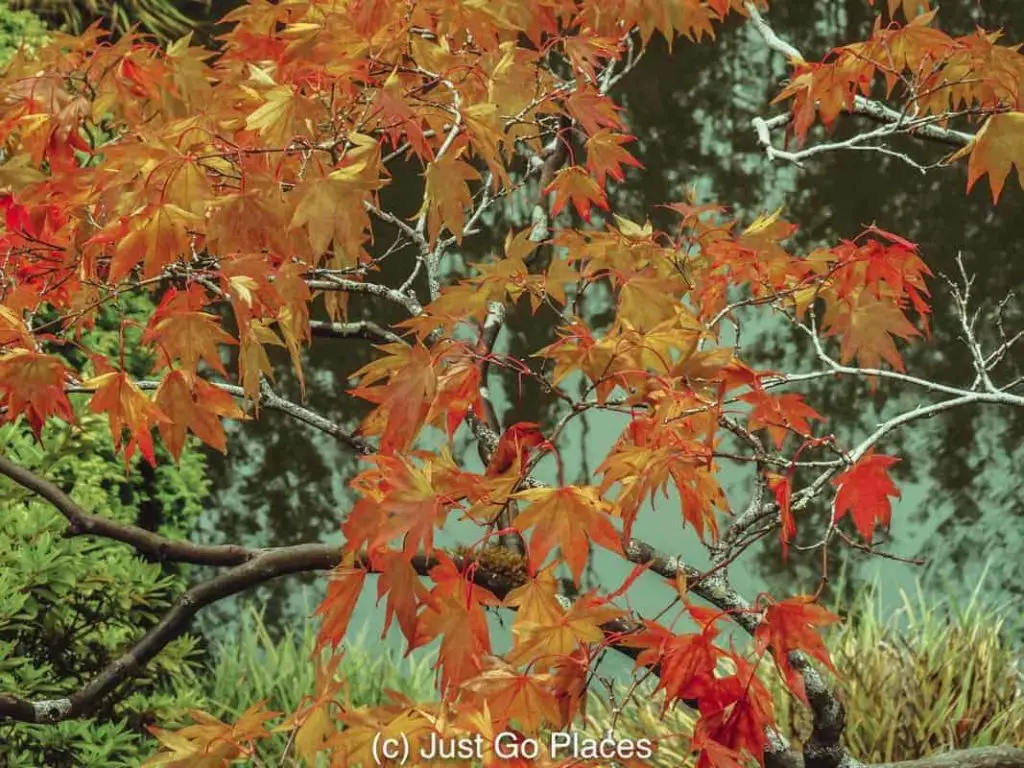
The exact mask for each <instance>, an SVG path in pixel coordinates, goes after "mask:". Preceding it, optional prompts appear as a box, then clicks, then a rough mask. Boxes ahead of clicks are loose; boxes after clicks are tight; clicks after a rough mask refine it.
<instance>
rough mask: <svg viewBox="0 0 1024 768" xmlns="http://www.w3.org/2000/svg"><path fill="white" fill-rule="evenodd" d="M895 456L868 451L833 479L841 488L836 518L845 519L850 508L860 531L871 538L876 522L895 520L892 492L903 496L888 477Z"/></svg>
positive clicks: (835, 520) (834, 519) (867, 539)
mask: <svg viewBox="0 0 1024 768" xmlns="http://www.w3.org/2000/svg"><path fill="white" fill-rule="evenodd" d="M898 461H899V459H898V458H897V457H895V456H882V455H879V454H876V453H875V452H874V451H868V452H867V453H866V454H864V455H863V456H861V458H860V460H859V461H857V463H856V464H854V465H853V466H852V467H850V468H849V469H848V470H846V471H845V472H843V473H842V474H841V475H839V477H837V478H835V479H834V480H833V481H832V484H833V485H835V486H837V487H838V488H839V492H838V493H837V494H836V511H835V517H834V518H833V522H836V523H838V522H839V521H840V520H842V519H843V515H845V514H846V512H847V510H849V511H850V515H851V516H852V517H853V522H854V525H856V526H857V531H858V532H859V533H860V535H861V536H863V537H864V540H865V541H868V542H870V541H871V539H872V537H873V536H874V533H875V523H876V522H880V523H882V525H886V526H887V525H889V522H890V521H891V520H892V504H891V503H890V501H889V496H894V497H895V498H897V499H898V498H900V497H901V495H900V490H899V488H897V487H896V484H895V483H893V481H892V478H891V477H889V467H891V466H892V465H893V464H895V463H896V462H898Z"/></svg>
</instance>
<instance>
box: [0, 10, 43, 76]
mask: <svg viewBox="0 0 1024 768" xmlns="http://www.w3.org/2000/svg"><path fill="white" fill-rule="evenodd" d="M45 39H46V25H45V24H43V22H42V20H41V19H40V18H39V17H38V16H36V15H35V14H34V13H32V12H31V11H18V10H12V9H11V8H9V7H8V6H7V4H5V3H0V67H3V66H5V65H6V64H7V62H8V61H10V59H11V56H13V55H14V52H15V51H16V50H18V48H20V47H21V45H22V44H25V45H27V46H28V47H29V48H31V47H32V46H34V45H38V44H39V43H41V42H43V41H44V40H45Z"/></svg>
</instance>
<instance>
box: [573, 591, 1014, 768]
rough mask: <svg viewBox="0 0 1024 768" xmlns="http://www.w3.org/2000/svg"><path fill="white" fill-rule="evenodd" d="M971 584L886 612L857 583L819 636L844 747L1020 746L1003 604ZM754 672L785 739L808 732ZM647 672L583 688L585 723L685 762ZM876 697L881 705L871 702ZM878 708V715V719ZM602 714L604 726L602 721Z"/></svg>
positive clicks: (683, 745)
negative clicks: (970, 589)
mask: <svg viewBox="0 0 1024 768" xmlns="http://www.w3.org/2000/svg"><path fill="white" fill-rule="evenodd" d="M980 595H981V592H980V589H979V590H978V591H976V592H975V593H974V594H973V595H972V596H971V599H970V600H968V601H967V602H966V603H964V604H962V603H958V602H957V601H954V600H947V601H946V604H945V605H935V604H933V603H930V602H929V601H928V599H926V597H925V595H924V593H923V592H922V590H921V588H920V585H918V587H917V589H916V590H915V591H914V593H913V594H908V593H906V592H903V591H901V593H900V601H901V606H900V608H899V609H898V610H897V611H895V612H893V611H891V610H887V609H886V608H885V605H884V603H883V600H882V594H881V590H880V589H879V587H878V584H877V583H875V584H874V585H872V586H871V587H870V588H868V589H865V590H862V591H861V592H860V593H859V594H858V595H857V597H856V598H855V599H854V601H853V603H852V604H851V605H850V606H849V608H848V609H847V610H843V609H842V606H839V607H838V608H837V612H838V613H841V614H843V615H844V618H845V619H846V620H845V621H844V622H843V624H842V625H841V626H840V627H837V628H836V629H835V630H833V631H832V633H831V634H830V635H829V636H828V637H827V638H826V642H827V645H828V647H829V650H830V652H831V654H832V658H833V660H834V661H835V664H836V666H837V667H838V668H839V669H844V670H848V672H847V674H846V675H845V676H844V677H843V678H842V679H840V680H838V681H837V683H838V687H839V690H840V692H841V695H842V697H843V700H844V702H845V704H846V709H847V726H846V733H845V738H844V741H845V745H846V747H847V748H848V749H849V750H850V751H851V753H854V754H857V755H863V757H864V759H865V760H866V761H869V762H883V763H885V762H898V761H901V760H911V759H916V758H919V757H924V756H927V755H930V754H937V753H942V752H947V751H950V750H955V749H966V748H969V747H984V746H994V745H999V744H1024V691H1022V674H1021V669H1020V649H1019V648H1016V647H1014V646H1013V644H1012V642H1011V638H1013V637H1014V636H1015V635H1014V630H1015V628H1014V627H1010V626H1008V625H1007V622H1006V620H1005V618H1004V616H1005V615H1006V614H1012V612H1010V611H997V610H992V609H991V608H989V607H987V606H985V605H984V604H983V603H982V601H981V599H980ZM764 679H765V682H766V684H767V685H768V687H769V689H770V690H771V691H772V694H773V696H774V699H775V706H776V715H777V716H778V718H779V724H780V727H781V728H782V729H783V731H784V732H785V733H786V734H787V736H789V737H790V738H791V740H793V741H795V742H796V744H795V745H794V746H798V745H800V744H801V743H802V740H803V739H804V738H806V736H807V735H808V734H809V733H810V714H809V712H808V711H807V710H806V708H805V707H804V706H803V705H802V704H801V703H800V702H798V701H796V700H795V699H794V698H793V697H792V696H791V695H789V694H788V693H787V692H786V689H785V687H784V686H783V684H782V682H781V680H780V679H779V677H778V675H776V674H766V675H764ZM656 683H657V680H656V679H653V680H651V681H648V682H647V683H645V684H644V685H641V686H639V687H638V688H637V689H636V690H635V691H634V695H633V696H632V697H631V698H630V700H629V701H628V702H627V703H625V704H623V702H622V697H623V696H624V695H625V694H626V693H628V691H626V690H619V691H617V694H618V696H617V697H612V698H609V697H607V696H603V695H601V696H599V695H597V694H593V695H592V696H591V700H590V702H589V704H588V707H589V708H588V712H587V715H588V718H587V720H588V730H589V731H590V732H592V733H603V732H605V731H607V730H608V729H609V728H613V730H614V731H615V734H616V736H617V737H619V738H642V737H647V738H651V737H654V738H657V739H658V740H659V743H658V748H657V751H656V753H655V760H654V762H655V764H657V765H665V766H668V765H674V766H679V765H683V764H692V763H693V756H692V755H690V753H689V743H690V737H691V736H692V734H693V724H694V722H695V717H694V714H693V713H692V712H690V711H689V710H688V709H686V708H685V707H682V706H678V705H677V706H675V707H672V708H670V709H669V710H668V712H667V713H666V714H665V715H664V717H663V716H662V714H661V711H662V702H663V696H661V695H654V689H655V687H656ZM880 702H884V709H883V708H882V707H881V706H880ZM883 712H884V716H880V715H881V713H883ZM613 721H614V723H613Z"/></svg>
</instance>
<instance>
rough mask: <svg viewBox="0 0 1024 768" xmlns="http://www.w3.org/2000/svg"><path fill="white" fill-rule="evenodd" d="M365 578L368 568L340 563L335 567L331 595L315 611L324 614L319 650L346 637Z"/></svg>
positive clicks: (332, 645) (319, 634)
mask: <svg viewBox="0 0 1024 768" xmlns="http://www.w3.org/2000/svg"><path fill="white" fill-rule="evenodd" d="M365 581H366V569H365V568H358V567H353V566H351V565H339V566H338V567H337V568H335V569H334V570H333V571H331V575H330V580H329V581H328V582H327V595H326V597H324V599H323V602H322V603H320V606H319V607H318V608H317V609H316V612H315V613H314V615H315V616H322V617H323V621H322V622H321V624H320V631H319V633H318V634H317V638H316V647H317V649H318V650H319V649H320V648H323V647H324V646H325V645H328V644H329V645H330V646H331V647H332V648H337V647H338V644H339V643H341V641H342V640H343V639H344V637H345V633H346V632H347V631H348V624H349V622H350V621H351V620H352V612H353V611H354V610H355V609H356V603H357V602H358V601H359V595H360V594H361V593H362V591H363V583H364V582H365Z"/></svg>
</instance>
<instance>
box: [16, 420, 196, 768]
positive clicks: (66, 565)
mask: <svg viewBox="0 0 1024 768" xmlns="http://www.w3.org/2000/svg"><path fill="white" fill-rule="evenodd" d="M78 415H79V419H80V426H79V427H69V426H66V425H65V426H61V425H59V424H56V423H54V424H52V425H50V426H48V427H47V428H46V429H44V431H43V434H42V443H41V444H37V443H36V442H35V439H34V437H33V436H32V435H31V433H30V432H29V431H28V430H27V429H26V428H25V427H24V426H23V425H21V424H20V423H15V424H8V425H5V426H4V427H2V428H0V453H2V454H3V455H4V456H6V457H9V458H10V459H11V460H12V461H14V462H16V463H18V464H19V465H21V466H24V467H26V468H28V469H30V470H32V471H33V472H35V473H36V474H38V475H40V476H43V477H46V478H47V479H49V480H51V481H52V482H54V483H55V484H57V485H58V486H60V487H61V488H62V489H63V490H64V491H65V492H67V493H68V494H69V495H70V496H71V498H72V499H74V500H75V501H76V502H77V503H78V504H79V505H81V506H82V507H83V508H84V509H85V510H87V511H89V512H92V513H94V514H102V515H104V516H106V517H109V518H111V519H113V520H117V521H120V522H132V523H139V522H141V523H143V524H145V525H146V526H147V527H150V528H156V529H158V530H159V531H161V532H162V533H164V534H166V535H173V536H181V535H183V533H184V532H185V531H186V530H187V529H188V528H189V527H190V526H191V525H192V523H193V521H194V520H195V519H196V517H197V516H198V515H199V513H200V512H201V511H202V503H201V502H202V498H203V496H204V495H205V493H206V488H207V481H206V479H205V475H204V472H205V459H204V458H203V457H202V455H201V454H199V453H196V452H194V451H186V452H185V453H184V454H183V455H182V459H181V463H180V465H179V466H175V465H174V464H173V462H171V461H170V458H169V457H167V456H166V455H165V456H163V457H162V459H163V460H162V461H161V462H160V463H159V464H158V466H157V467H156V469H153V468H150V467H148V465H146V466H141V465H137V466H135V467H134V468H132V469H131V470H129V472H128V473H127V474H126V472H125V468H124V466H123V464H122V463H121V462H120V461H119V460H118V459H117V458H116V457H115V455H114V450H113V445H112V440H111V436H110V432H109V428H108V426H107V423H106V417H97V416H95V415H92V414H88V413H80V414H78ZM66 529H67V522H66V520H65V519H64V517H63V516H62V515H61V514H60V513H59V512H57V511H56V510H55V509H54V508H53V507H52V506H51V505H50V504H48V503H47V502H44V501H42V500H40V499H39V498H38V497H36V496H34V495H33V494H31V493H29V492H28V491H26V490H24V489H22V488H21V487H20V486H17V485H15V484H13V483H12V482H11V481H9V480H7V478H2V479H0V690H3V691H5V692H8V693H13V694H17V695H20V696H24V697H28V698H33V699H43V698H56V697H60V696H65V695H67V694H68V693H70V692H72V691H74V690H76V689H77V688H80V687H81V686H82V685H83V684H84V683H86V682H87V681H89V680H90V679H91V678H92V677H94V676H95V675H96V674H97V673H98V672H99V671H100V670H102V669H103V668H104V667H105V666H107V665H108V664H109V663H111V662H112V661H113V660H115V659H116V658H117V657H118V656H119V655H120V654H121V653H123V652H124V651H125V650H126V649H127V647H128V646H130V645H131V644H132V643H133V642H134V640H136V639H137V638H138V636H139V635H140V633H142V632H144V631H145V630H146V629H147V628H149V627H150V626H152V625H153V624H154V623H156V621H157V620H158V619H159V617H160V615H161V613H162V612H163V611H164V610H165V609H166V608H167V607H168V606H169V605H170V604H171V603H173V601H174V599H175V598H176V597H177V595H178V594H180V592H181V591H182V590H183V589H184V588H185V580H186V573H185V572H184V571H182V570H172V569H169V568H167V567H164V566H161V565H160V564H158V563H149V562H145V561H144V560H143V559H141V558H140V557H139V556H138V555H137V554H136V553H135V551H134V550H132V549H131V548H130V547H126V546H125V545H123V544H119V543H117V542H112V541H109V540H105V539H94V538H92V537H88V536H77V537H72V538H67V537H65V536H64V535H63V534H64V532H65V531H66ZM196 646H197V641H196V639H195V638H194V637H192V636H183V637H181V638H179V639H178V640H177V641H175V642H174V643H173V644H172V645H171V646H170V648H169V653H167V654H161V655H160V656H159V657H158V659H157V660H156V661H154V662H153V663H152V664H151V665H150V666H149V668H148V669H147V670H146V671H145V672H144V673H143V674H142V676H141V677H138V678H136V679H134V680H133V681H132V682H131V683H130V684H129V685H126V686H125V687H123V688H122V690H121V691H119V692H118V693H117V694H115V695H114V696H112V697H111V698H110V699H109V701H108V702H107V703H106V704H105V705H104V707H103V709H102V710H101V711H100V712H99V713H97V714H98V717H97V718H96V722H94V721H88V720H80V721H78V720H76V721H69V722H65V723H61V724H60V725H58V726H50V725H29V724H24V723H17V724H12V723H4V724H2V725H0V744H3V745H4V748H3V751H2V755H3V757H2V758H0V760H6V761H7V762H6V764H7V765H11V766H43V765H45V766H51V767H53V768H60V766H69V767H70V766H75V768H84V767H85V766H97V768H99V766H121V765H124V766H129V765H138V762H139V756H140V755H141V754H143V753H144V752H145V750H146V749H147V748H146V747H144V746H143V745H144V743H145V742H146V741H147V740H148V736H147V735H146V734H145V731H144V725H145V724H146V723H148V722H152V721H155V720H159V721H161V722H163V721H164V720H165V718H170V719H171V720H175V719H177V718H178V717H179V716H181V715H182V714H183V713H184V710H185V709H186V708H188V707H191V706H194V705H195V703H196V702H197V701H198V697H199V693H198V686H197V669H198V667H197V663H198V660H199V659H198V654H197V647H196Z"/></svg>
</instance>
